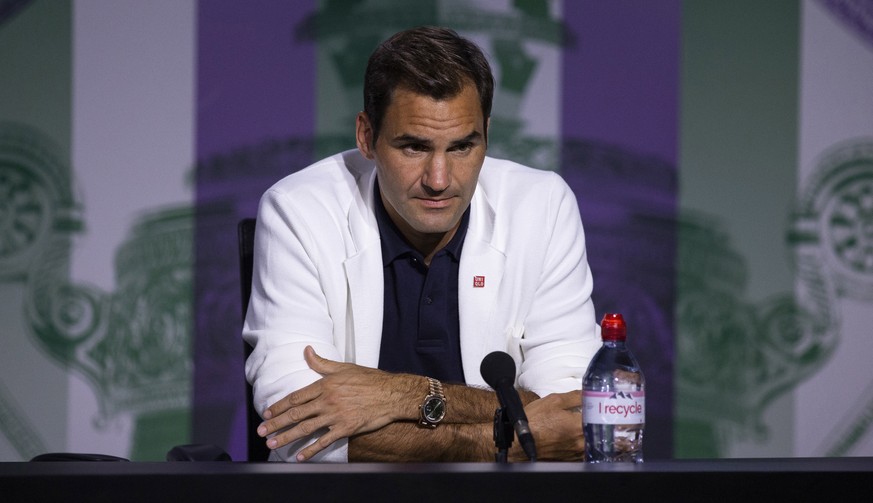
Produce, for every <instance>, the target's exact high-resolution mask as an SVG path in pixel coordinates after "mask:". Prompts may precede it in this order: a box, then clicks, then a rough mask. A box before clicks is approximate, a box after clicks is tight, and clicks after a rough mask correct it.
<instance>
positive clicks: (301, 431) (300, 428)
mask: <svg viewBox="0 0 873 503" xmlns="http://www.w3.org/2000/svg"><path fill="white" fill-rule="evenodd" d="M329 425H330V421H329V420H326V419H325V418H324V417H313V418H310V419H307V420H304V421H301V422H299V423H297V424H296V425H295V426H294V427H292V428H291V429H288V430H285V431H282V432H280V433H277V434H276V435H275V436H273V437H271V438H269V439H268V440H267V447H269V448H270V449H277V448H279V447H282V446H283V445H288V444H290V443H291V442H296V441H297V440H300V439H301V438H305V437H308V436H310V435H312V434H313V433H315V432H317V431H318V430H320V429H322V428H327V427H328V426H329ZM325 431H326V430H325ZM328 445H329V444H328Z"/></svg>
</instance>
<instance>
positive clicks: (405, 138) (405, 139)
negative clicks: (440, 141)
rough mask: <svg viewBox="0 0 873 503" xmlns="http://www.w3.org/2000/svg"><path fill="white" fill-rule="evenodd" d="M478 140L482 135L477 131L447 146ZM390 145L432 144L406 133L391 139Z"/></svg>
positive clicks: (425, 139) (427, 140) (429, 141)
mask: <svg viewBox="0 0 873 503" xmlns="http://www.w3.org/2000/svg"><path fill="white" fill-rule="evenodd" d="M480 138H482V133H480V132H479V131H473V132H472V133H470V134H468V135H467V136H465V137H463V138H461V139H458V140H453V141H452V142H451V143H450V144H449V146H450V147H454V146H457V145H463V144H465V143H473V142H475V141H476V140H479V139H480ZM391 143H393V144H398V143H420V144H422V145H430V144H432V143H433V142H432V141H431V140H429V139H427V138H422V137H419V136H415V135H411V134H408V133H407V134H402V135H400V136H397V137H394V138H392V139H391Z"/></svg>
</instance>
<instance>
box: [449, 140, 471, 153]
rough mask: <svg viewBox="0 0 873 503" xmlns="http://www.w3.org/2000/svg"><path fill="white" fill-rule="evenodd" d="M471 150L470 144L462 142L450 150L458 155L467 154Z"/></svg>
mask: <svg viewBox="0 0 873 503" xmlns="http://www.w3.org/2000/svg"><path fill="white" fill-rule="evenodd" d="M471 150H473V143H472V142H464V143H459V144H457V145H455V146H453V147H452V148H451V151H452V152H457V153H459V154H466V153H467V152H469V151H471Z"/></svg>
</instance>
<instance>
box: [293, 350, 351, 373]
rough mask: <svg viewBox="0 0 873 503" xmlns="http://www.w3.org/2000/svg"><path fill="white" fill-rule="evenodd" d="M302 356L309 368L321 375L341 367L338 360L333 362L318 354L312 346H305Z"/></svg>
mask: <svg viewBox="0 0 873 503" xmlns="http://www.w3.org/2000/svg"><path fill="white" fill-rule="evenodd" d="M303 358H304V359H305V360H306V364H307V365H309V368H311V369H312V370H314V371H316V372H318V373H319V374H321V375H325V374H330V373H332V372H337V371H339V370H340V369H341V368H342V364H341V363H340V362H335V361H333V360H328V359H327V358H322V357H320V356H318V353H316V352H315V350H314V349H312V346H306V349H304V350H303Z"/></svg>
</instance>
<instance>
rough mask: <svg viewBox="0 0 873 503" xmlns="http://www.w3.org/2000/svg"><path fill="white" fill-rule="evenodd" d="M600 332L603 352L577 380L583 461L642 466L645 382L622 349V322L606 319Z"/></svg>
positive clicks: (624, 334) (633, 360) (617, 318)
mask: <svg viewBox="0 0 873 503" xmlns="http://www.w3.org/2000/svg"><path fill="white" fill-rule="evenodd" d="M600 328H601V338H602V339H603V346H602V347H601V348H600V349H599V350H598V351H597V353H596V354H595V355H594V358H593V359H592V360H591V363H590V364H589V365H588V370H587V371H586V372H585V377H584V378H583V379H582V430H583V431H584V432H585V461H587V462H590V463H614V462H633V463H642V462H643V430H644V428H645V426H646V407H645V402H646V392H645V378H644V377H643V372H642V370H640V366H639V364H638V363H637V360H636V358H634V355H633V354H632V353H631V352H630V350H628V348H627V345H626V344H625V340H626V339H627V326H626V325H625V323H624V318H622V316H621V315H620V314H617V313H610V314H606V315H605V316H604V317H603V321H601V322H600Z"/></svg>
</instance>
